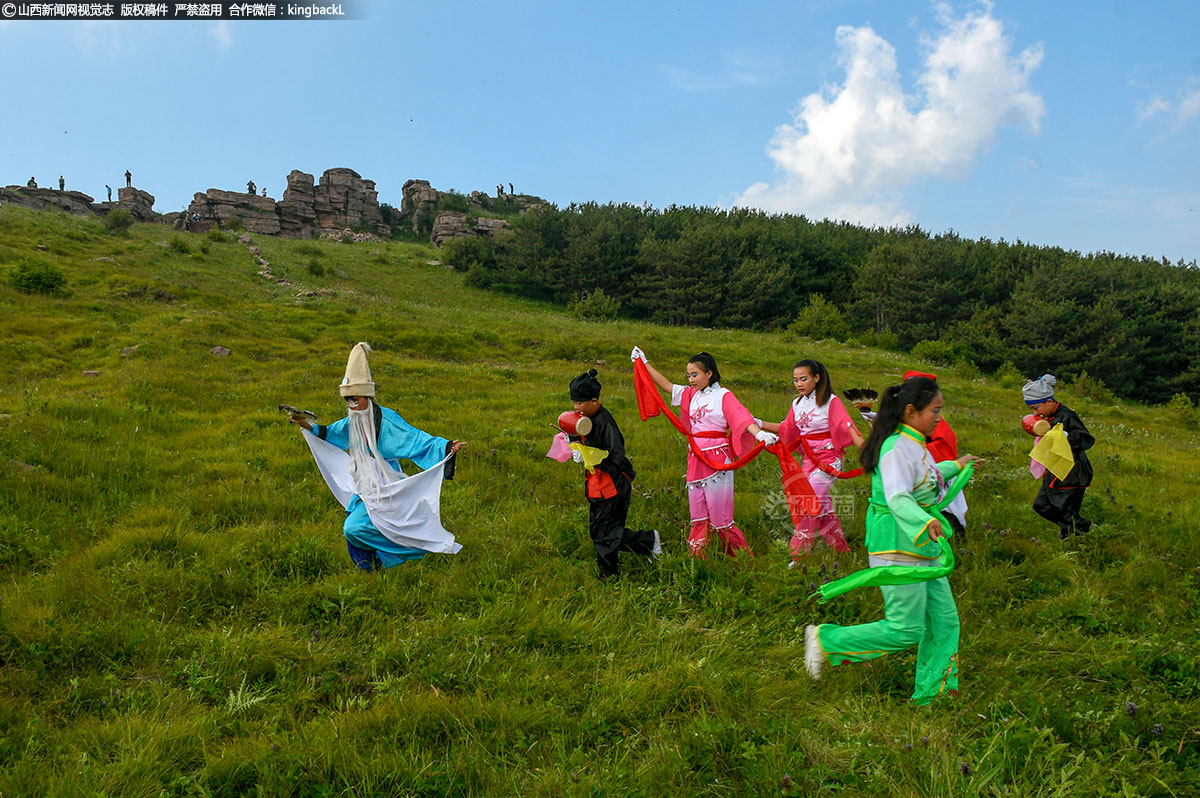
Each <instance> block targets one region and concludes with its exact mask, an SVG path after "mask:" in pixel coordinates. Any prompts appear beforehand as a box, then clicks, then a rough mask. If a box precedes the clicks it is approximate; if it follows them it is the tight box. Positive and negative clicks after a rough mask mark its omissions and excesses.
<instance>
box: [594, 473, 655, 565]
mask: <svg viewBox="0 0 1200 798" xmlns="http://www.w3.org/2000/svg"><path fill="white" fill-rule="evenodd" d="M613 486H614V487H616V489H617V495H616V496H613V497H612V498H611V499H601V500H600V501H594V500H591V499H589V500H588V501H589V502H590V504H591V507H590V508H589V513H588V525H589V532H591V535H592V546H594V547H595V549H596V564H597V565H599V566H600V578H601V579H607V578H608V577H610V576H615V575H616V574H617V552H618V551H632V552H633V553H634V554H641V555H645V556H648V555H649V554H650V553H651V552H652V551H653V550H654V533H653V532H652V531H650V530H646V529H643V530H640V531H636V532H635V531H634V530H632V529H626V528H625V518H626V517H627V516H628V515H629V501H630V499H632V498H633V483H632V482H631V481H630V480H629V477H627V476H625V475H624V474H617V475H616V476H614V477H613Z"/></svg>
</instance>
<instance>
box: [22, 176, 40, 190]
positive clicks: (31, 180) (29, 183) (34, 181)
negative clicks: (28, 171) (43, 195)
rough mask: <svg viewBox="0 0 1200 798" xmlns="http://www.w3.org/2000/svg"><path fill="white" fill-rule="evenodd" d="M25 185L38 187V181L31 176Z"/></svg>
mask: <svg viewBox="0 0 1200 798" xmlns="http://www.w3.org/2000/svg"><path fill="white" fill-rule="evenodd" d="M25 185H27V186H29V187H30V188H37V181H36V180H34V179H33V178H32V177H31V178H29V182H28V183H26V184H25Z"/></svg>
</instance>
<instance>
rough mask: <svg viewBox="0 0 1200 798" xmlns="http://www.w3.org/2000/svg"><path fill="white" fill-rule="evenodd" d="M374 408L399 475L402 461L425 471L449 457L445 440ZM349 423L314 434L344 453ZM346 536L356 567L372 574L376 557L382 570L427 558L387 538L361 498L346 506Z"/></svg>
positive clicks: (380, 437) (383, 449)
mask: <svg viewBox="0 0 1200 798" xmlns="http://www.w3.org/2000/svg"><path fill="white" fill-rule="evenodd" d="M372 407H374V408H375V414H374V415H375V432H376V439H375V440H376V445H377V446H378V447H379V453H380V454H381V455H383V456H384V458H385V459H386V460H387V464H388V465H389V466H391V467H392V468H393V469H394V470H395V471H397V472H399V473H401V474H403V473H404V472H403V471H401V470H400V462H399V461H400V460H401V459H405V460H411V461H412V462H414V463H416V464H417V466H418V467H420V468H421V470H425V469H428V468H431V467H432V466H435V465H437V464H438V463H439V462H441V461H442V459H443V458H444V457H445V456H446V452H447V451H448V450H449V446H450V442H449V441H447V440H446V439H445V438H438V437H435V436H433V435H430V434H429V433H428V432H422V431H421V430H419V429H417V428H416V427H414V426H413V425H411V424H409V423H408V422H407V421H405V420H404V419H403V418H401V416H400V414H399V413H397V412H396V411H395V410H391V409H390V408H386V407H380V406H379V405H376V404H374V403H372ZM349 422H350V419H348V418H342V419H339V420H337V421H335V422H333V423H332V424H330V425H329V426H325V425H323V424H314V425H313V434H314V435H316V436H317V437H318V438H320V439H321V440H323V441H328V442H329V443H331V444H333V445H334V446H337V447H338V448H340V449H349V448H350V433H349V429H348V425H349ZM453 462H454V461H453V460H451V461H450V463H447V469H446V470H447V477H450V476H452V474H453V470H452V464H453ZM342 533H343V534H344V535H345V536H346V544H347V546H348V548H349V550H350V557H351V559H353V560H354V564H355V565H357V566H358V567H359V568H363V569H365V570H368V571H370V570H374V566H375V559H376V557H377V558H378V562H379V564H380V565H382V567H384V568H391V567H393V566H396V565H399V564H400V563H402V562H407V561H408V560H416V559H419V558H421V557H424V556H425V554H426V552H424V551H422V550H421V549H414V548H410V547H408V546H402V545H400V544H399V543H395V542H393V541H391V540H388V539H387V538H385V537H384V536H383V534H382V533H380V531H379V530H378V529H376V528H375V525H374V524H372V523H371V517H370V516H369V515H368V514H367V506H366V505H365V504H363V500H362V499H361V498H359V496H358V494H355V495H354V496H353V497H351V499H350V503H349V504H348V505H347V506H346V522H345V523H344V524H342ZM355 549H357V550H358V551H357V552H356V551H355Z"/></svg>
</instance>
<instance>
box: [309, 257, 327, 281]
mask: <svg viewBox="0 0 1200 798" xmlns="http://www.w3.org/2000/svg"><path fill="white" fill-rule="evenodd" d="M308 273H309V274H311V275H312V276H313V277H324V276H325V267H324V266H322V265H321V261H319V260H317V259H316V258H313V259H312V260H310V261H309V262H308Z"/></svg>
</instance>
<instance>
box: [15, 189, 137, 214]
mask: <svg viewBox="0 0 1200 798" xmlns="http://www.w3.org/2000/svg"><path fill="white" fill-rule="evenodd" d="M93 202H94V200H93V199H92V198H91V197H89V196H88V195H87V194H84V193H83V192H82V191H58V190H57V189H53V188H29V187H28V186H5V187H4V188H0V203H3V204H5V205H16V206H17V207H20V208H31V209H32V210H35V211H55V210H57V211H66V212H67V213H74V214H77V215H80V216H90V215H92V214H93V213H95V209H94V208H93V206H92V203H93ZM151 203H152V204H153V197H152V198H151Z"/></svg>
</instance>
